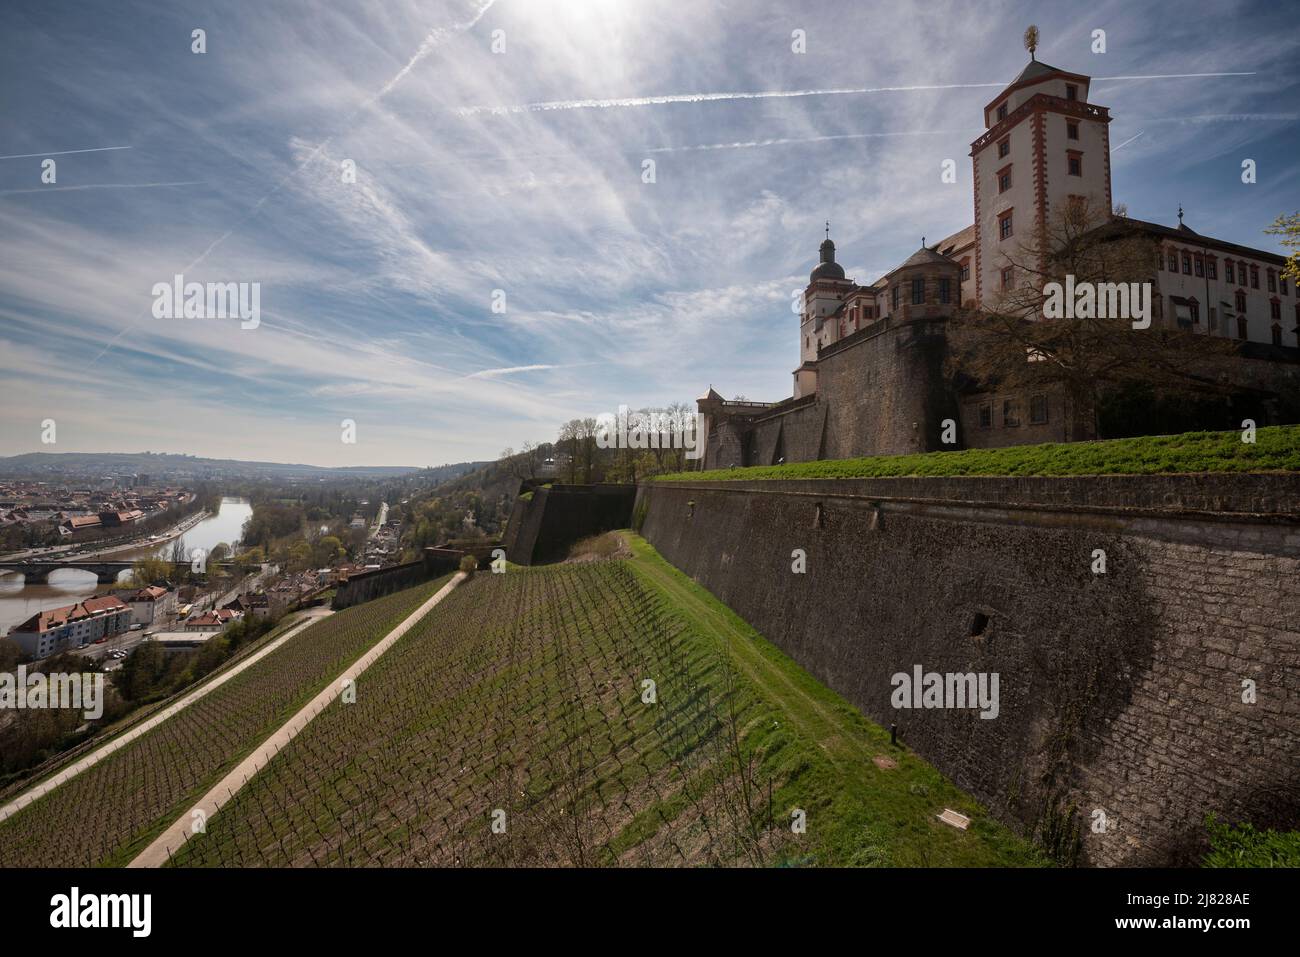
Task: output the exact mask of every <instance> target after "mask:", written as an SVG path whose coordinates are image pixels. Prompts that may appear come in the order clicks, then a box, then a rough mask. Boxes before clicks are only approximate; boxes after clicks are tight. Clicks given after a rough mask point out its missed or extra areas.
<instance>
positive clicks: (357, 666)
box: [128, 572, 465, 867]
mask: <svg viewBox="0 0 1300 957" xmlns="http://www.w3.org/2000/svg"><path fill="white" fill-rule="evenodd" d="M464 579H465V573H464V572H457V573H456V575H455V576H454V577H453V578H452V579H451V581H449V582H447V584H445V585H443V586H442V587H441V588H439V589H438V592H437V594H435V595H434V596H433V597H432V598H430V599H429V600H428V601H426V602H425V603H424V604H423V605H421V606H420V607H419V608H417V609H416V610H415V611H413V612H412V613H411V614H410V616H409V617H408V618H407V619H406V620H405V621H403V622H402V623H401V624H400V625H398V626H397V627H396V628H394V629H393V630H392V631H390V632H389V633H388V634H387V635H385V636H384V637H383V639H381V640H380V641H379V643H378V644H376V645H375V646H374V647H373V648H371V649H370V651H368V652H366V654H365V655H363V656H362V657H361V658H360V659H359V660H358V661H356V662H355V663H354V664H353V665H352V667H350V668H348V670H347V671H345V672H343V674H341V675H339V676H338V677H337V678H335V679H334V680H333V681H331V682H330V683H329V685H327V686H326V687H325V688H324V689H323V690H322V691H321V693H320V694H318V695H317V696H316V697H315V698H313V699H312V700H311V701H309V702H308V703H307V705H306V706H305V707H303V709H302V710H301V711H299V712H298V713H297V714H295V715H294V716H293V717H292V718H290V719H289V720H288V721H287V722H286V723H285V724H284V725H283V726H282V727H281V728H280V730H278V731H276V732H275V733H274V734H272V735H271V736H270V737H269V738H267V739H266V740H265V741H263V742H262V744H261V745H260V746H259V747H258V748H257V749H256V750H255V751H254V752H253V753H252V754H250V755H249V756H248V757H247V758H245V759H244V761H243V762H242V763H240V764H239V766H238V767H236V768H235V769H234V770H232V771H231V772H230V773H229V774H227V775H226V776H225V777H224V778H222V779H221V780H220V781H218V782H217V784H216V785H215V786H214V787H213V788H212V790H210V791H208V793H207V794H205V795H203V797H202V799H201V800H200V801H199V802H198V803H197V804H195V805H194V807H192V808H190V809H189V810H188V811H186V812H185V813H184V814H182V815H181V816H180V817H179V818H177V819H176V821H175V822H174V823H173V824H172V826H171V827H169V828H167V830H165V831H163V833H162V834H160V835H159V836H158V838H157V840H155V841H154V842H153V843H152V844H150V845H149V846H148V847H146V848H145V849H144V850H143V851H141V852H140V855H139V856H138V857H137V858H136V859H135V860H133V861H132V862H131V863H130V864H129V865H128V866H129V867H162V866H163V865H164V864H166V863H167V861H168V859H169V858H170V857H171V852H172V848H177V849H179V848H181V847H182V846H183V845H184V844H185V842H186V841H187V840H189V839H190V838H191V837H192V836H193V830H192V829H193V827H194V822H195V821H197V820H203V821H210V820H211V819H212V817H213V816H214V815H215V814H216V813H217V812H218V811H219V810H221V806H222V805H223V804H225V803H226V802H227V801H229V800H231V799H232V798H233V797H234V796H235V795H236V794H238V793H239V790H240V788H242V787H243V786H244V784H245V783H247V781H248V780H249V779H250V778H252V777H253V775H255V774H257V772H258V771H260V770H262V768H264V767H266V765H267V764H269V763H270V761H271V759H272V758H274V757H275V756H276V755H277V754H278V753H279V752H280V749H281V748H283V747H284V746H285V745H287V744H288V743H289V742H290V741H292V740H293V739H294V738H295V737H297V735H298V732H300V731H301V730H302V729H303V728H305V727H307V725H308V723H310V721H311V719H312V718H314V717H316V715H318V714H320V713H321V712H322V711H324V710H325V709H326V708H327V707H329V706H330V704H332V703H333V702H334V701H335V699H337V698H338V696H339V687H340V685H341V684H342V683H343V682H344V681H349V680H355V679H356V678H357V677H358V676H359V675H360V674H361V673H362V672H364V671H365V670H366V669H367V668H369V667H370V666H371V665H372V664H374V663H375V662H376V661H378V660H379V657H380V656H381V655H382V654H383V653H384V652H386V651H387V650H388V649H389V648H391V647H392V646H393V645H394V644H396V642H397V641H398V640H399V639H400V638H401V637H402V636H403V635H404V634H406V633H407V632H408V631H409V630H410V629H411V628H413V627H414V626H415V625H416V623H418V622H419V621H420V619H422V618H423V617H424V616H425V615H427V614H428V613H429V612H430V611H431V610H432V609H433V606H434V605H436V604H438V602H440V601H442V600H443V598H445V597H446V596H447V595H449V594H451V591H452V589H453V588H455V587H456V586H457V585H459V584H460V583H461V582H462V581H463V580H464Z"/></svg>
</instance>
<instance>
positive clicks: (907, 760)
mask: <svg viewBox="0 0 1300 957" xmlns="http://www.w3.org/2000/svg"><path fill="white" fill-rule="evenodd" d="M623 534H625V535H626V536H627V539H628V542H629V544H630V545H631V548H632V552H633V558H632V559H631V561H630V563H629V564H631V566H632V569H633V571H634V573H635V574H636V575H637V576H638V577H639V578H640V579H641V580H642V581H643V582H644V583H645V584H646V585H647V586H649V587H650V588H651V589H652V590H654V591H657V592H659V593H661V594H662V595H664V596H665V597H666V598H667V599H668V601H669V604H670V606H671V608H672V609H673V611H674V612H676V613H677V614H678V615H679V616H680V617H681V619H682V620H683V621H684V622H685V623H686V625H687V629H688V633H689V634H690V635H691V636H692V637H693V638H694V639H695V640H699V641H704V642H706V643H708V644H709V645H711V646H712V648H713V649H714V651H715V652H716V653H719V654H721V655H722V656H723V658H724V659H725V660H728V661H729V662H730V664H731V666H732V667H733V668H734V669H735V671H736V673H738V674H739V676H740V678H741V681H742V684H743V685H744V686H745V687H744V690H745V692H746V697H750V698H751V699H752V701H751V707H752V709H753V710H752V712H751V713H750V714H749V715H748V716H747V718H748V720H747V722H746V725H747V729H748V730H747V732H746V734H745V735H744V739H743V743H742V747H743V749H744V751H745V752H746V754H754V755H755V758H756V760H758V761H759V762H760V769H761V773H762V775H763V776H767V777H770V778H773V779H775V780H778V781H781V782H782V784H781V786H780V787H779V789H778V791H777V793H776V795H775V798H774V803H775V805H776V806H777V807H778V808H780V809H782V810H784V809H786V808H790V807H798V808H803V809H804V810H806V811H807V815H808V830H807V833H806V834H805V835H803V838H802V839H801V840H800V842H798V846H797V849H796V848H792V847H791V846H790V845H786V847H785V857H784V859H783V860H781V861H778V862H777V863H779V864H784V865H786V866H803V865H819V866H868V867H871V866H877V867H946V866H965V867H981V866H985V867H987V866H995V867H996V866H1002V867H1007V866H1045V865H1048V864H1049V863H1050V862H1049V861H1048V860H1047V858H1046V856H1045V855H1044V854H1042V853H1041V852H1040V851H1039V850H1038V849H1036V848H1035V847H1034V846H1032V845H1031V844H1030V843H1029V842H1028V841H1026V840H1024V839H1023V838H1020V837H1018V836H1017V835H1015V834H1014V833H1012V832H1011V831H1010V830H1009V829H1008V828H1007V827H1006V826H1005V825H1003V824H1000V823H999V822H997V821H995V820H993V819H992V818H991V817H989V816H988V813H987V812H986V811H985V809H984V808H983V807H982V806H980V804H979V803H978V802H977V801H976V800H975V799H974V798H972V797H971V796H970V795H968V794H965V793H964V792H962V791H961V790H959V789H958V788H957V787H956V786H954V785H953V784H952V783H951V782H949V781H948V780H947V779H946V778H944V776H943V775H942V774H940V773H939V772H938V771H937V770H935V769H934V768H933V767H931V766H930V765H929V764H927V763H926V762H925V761H924V760H922V759H921V758H920V757H918V756H917V755H916V754H914V753H912V752H910V751H908V750H906V749H904V748H896V747H893V746H891V745H890V743H889V732H888V731H887V730H886V729H884V728H882V727H881V726H879V725H877V724H875V723H874V722H872V721H870V720H868V719H867V718H865V717H863V715H862V714H861V712H859V711H858V710H857V709H856V708H854V707H853V706H852V705H851V704H849V702H847V701H846V700H845V699H844V698H842V697H840V696H839V695H838V694H836V693H835V692H834V691H831V690H830V689H829V688H826V687H825V686H824V685H822V684H821V683H820V682H818V681H817V680H816V679H815V678H814V677H813V676H812V675H810V674H808V672H806V671H804V669H803V668H801V667H800V666H799V665H797V664H796V663H795V662H794V661H793V660H791V659H790V658H789V657H787V656H786V655H785V653H784V652H782V651H781V650H780V649H779V648H777V647H776V646H775V645H773V644H772V643H771V642H769V641H768V640H767V639H765V638H763V636H762V635H760V634H759V633H758V632H757V631H755V630H754V629H753V628H751V627H750V626H749V625H748V624H746V623H745V622H744V620H742V619H741V618H740V617H739V616H738V615H737V614H736V613H735V612H733V611H732V610H731V609H729V608H728V607H727V606H726V605H724V604H723V603H722V602H720V601H718V599H717V598H715V597H714V596H713V595H712V594H710V593H709V592H708V591H707V590H705V589H704V588H703V587H701V586H700V585H697V584H696V583H695V582H693V581H691V579H690V578H688V577H687V576H686V575H684V574H682V572H680V571H678V570H677V569H676V568H674V567H673V566H672V565H670V564H669V563H668V562H667V561H665V560H664V559H663V558H662V557H661V556H660V555H659V553H658V552H657V551H655V549H654V547H653V546H652V545H650V543H649V542H647V541H646V540H645V539H643V538H642V537H641V536H639V535H636V534H634V533H631V532H625V533H623ZM877 756H883V757H888V758H892V759H893V760H894V761H896V762H897V766H896V767H894V768H891V769H888V770H883V769H881V768H879V767H877V766H876V764H875V763H874V762H873V760H872V759H873V758H875V757H877ZM944 808H952V809H953V810H956V811H960V812H961V813H962V814H965V815H966V816H967V817H969V818H970V819H971V824H970V828H969V830H966V831H959V830H956V829H955V828H952V827H950V826H948V825H947V824H942V823H940V822H939V821H938V820H937V819H936V817H937V815H938V814H940V813H941V812H942V811H943V810H944Z"/></svg>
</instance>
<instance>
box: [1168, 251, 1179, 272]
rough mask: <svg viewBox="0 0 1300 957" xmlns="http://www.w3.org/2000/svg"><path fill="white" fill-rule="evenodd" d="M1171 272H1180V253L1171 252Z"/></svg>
mask: <svg viewBox="0 0 1300 957" xmlns="http://www.w3.org/2000/svg"><path fill="white" fill-rule="evenodd" d="M1169 271H1170V272H1178V253H1176V252H1174V251H1173V250H1172V249H1171V250H1169Z"/></svg>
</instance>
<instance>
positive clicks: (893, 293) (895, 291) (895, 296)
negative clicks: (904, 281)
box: [889, 283, 898, 312]
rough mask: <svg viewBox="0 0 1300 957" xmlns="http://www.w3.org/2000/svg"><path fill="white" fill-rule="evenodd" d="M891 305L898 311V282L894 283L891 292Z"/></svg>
mask: <svg viewBox="0 0 1300 957" xmlns="http://www.w3.org/2000/svg"><path fill="white" fill-rule="evenodd" d="M889 302H890V307H891V308H892V309H893V311H894V312H898V284H897V283H895V284H894V288H893V290H892V291H891V292H890V294H889Z"/></svg>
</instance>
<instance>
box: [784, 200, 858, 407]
mask: <svg viewBox="0 0 1300 957" xmlns="http://www.w3.org/2000/svg"><path fill="white" fill-rule="evenodd" d="M820 253H821V262H819V263H818V264H817V266H816V268H814V269H813V271H812V274H811V275H809V277H808V285H807V287H805V289H804V293H803V309H802V310H801V312H800V314H799V368H798V369H796V370H795V375H794V396H795V398H796V399H797V398H799V397H800V396H802V395H805V394H807V393H809V392H815V391H816V390H817V378H816V363H817V351H818V350H819V349H820V348H821V347H822V346H824V345H828V344H829V343H831V342H833V341H834V340H835V325H834V323H833V322H832V319H833V317H834V316H835V314H836V313H837V312H838V311H839V309H840V307H841V306H843V304H844V297H845V296H847V295H848V294H849V291H850V290H852V289H854V288H856V284H855V283H854V282H853V280H851V279H846V278H845V277H844V267H843V266H841V265H840V264H839V263H837V262H836V261H835V244H834V243H833V242H831V227H830V224H829V223H827V224H826V238H825V239H824V240H823V241H822V244H821V248H820Z"/></svg>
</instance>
